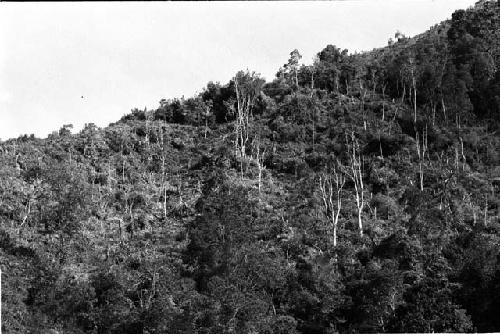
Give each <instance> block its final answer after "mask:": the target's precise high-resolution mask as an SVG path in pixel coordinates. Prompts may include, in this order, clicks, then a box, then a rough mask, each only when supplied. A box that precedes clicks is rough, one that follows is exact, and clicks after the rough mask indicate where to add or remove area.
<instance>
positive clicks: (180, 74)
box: [0, 0, 475, 140]
mask: <svg viewBox="0 0 500 334" xmlns="http://www.w3.org/2000/svg"><path fill="white" fill-rule="evenodd" d="M474 3H475V0H353V1H329V2H320V1H309V2H302V1H294V2H285V1H279V2H274V1H261V2H215V3H214V2H201V3H200V2H197V3H194V2H184V3H180V2H153V3H148V2H140V3H126V2H115V3H96V2H92V3H81V2H69V3H0V138H1V139H3V140H5V139H7V138H10V137H17V136H18V135H20V134H24V133H27V134H31V133H34V134H35V135H36V136H39V137H45V136H46V135H47V134H48V133H50V132H52V131H54V130H57V129H59V128H60V127H61V126H62V125H63V124H68V123H71V124H73V125H74V126H75V129H74V130H75V131H79V130H80V129H81V128H82V127H83V125H84V124H85V123H90V122H92V123H95V124H97V125H98V126H101V127H102V126H106V125H108V123H110V122H114V121H117V120H118V119H119V118H120V117H121V116H122V115H124V114H126V113H128V112H130V110H131V109H132V108H134V107H138V108H144V107H145V106H147V108H148V109H151V108H156V107H157V106H158V101H160V99H162V98H174V97H181V96H182V95H184V96H185V97H189V96H192V95H193V94H194V93H196V92H199V91H201V90H202V88H203V87H204V86H205V85H206V83H207V82H208V81H220V82H221V83H226V82H227V81H228V80H229V79H230V78H231V76H233V75H234V74H235V73H236V72H237V71H238V70H241V69H246V68H248V69H250V70H255V71H256V72H259V73H261V74H262V75H263V76H264V77H265V78H266V79H267V80H268V81H270V80H272V79H273V77H274V75H275V73H276V72H277V70H278V69H279V67H280V66H281V65H283V64H284V63H286V62H287V60H288V57H289V53H290V51H292V50H293V49H295V48H297V49H298V50H299V51H300V52H301V54H302V56H303V59H302V60H303V62H304V63H306V64H309V63H311V62H312V59H313V57H314V55H315V54H316V53H318V52H319V51H321V50H322V49H323V48H324V47H325V46H326V45H327V44H334V45H337V46H338V47H341V48H347V49H349V51H351V52H354V51H364V50H371V49H373V48H375V47H380V46H384V45H386V44H387V40H388V39H389V38H390V37H393V36H394V33H395V32H396V30H400V31H401V32H402V33H404V34H405V35H407V36H413V35H415V34H419V33H421V32H423V31H424V30H426V29H427V28H429V27H430V26H432V25H434V24H436V23H439V22H441V21H443V20H445V19H447V18H450V17H451V14H452V13H453V11H455V10H456V9H460V8H467V7H469V6H471V5H473V4H474ZM81 96H83V97H84V98H83V99H82V98H81Z"/></svg>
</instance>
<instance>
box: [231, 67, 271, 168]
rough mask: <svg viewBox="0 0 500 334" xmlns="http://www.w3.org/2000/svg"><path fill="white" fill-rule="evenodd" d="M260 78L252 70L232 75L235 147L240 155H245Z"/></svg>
mask: <svg viewBox="0 0 500 334" xmlns="http://www.w3.org/2000/svg"><path fill="white" fill-rule="evenodd" d="M263 83H264V80H262V79H261V78H260V77H259V76H258V75H257V74H255V73H254V72H252V73H249V72H248V71H247V72H243V71H240V72H238V73H237V74H236V76H235V77H234V89H235V93H236V105H237V110H236V126H235V134H236V139H235V149H236V153H237V154H239V156H240V157H242V158H245V157H246V145H247V143H248V140H249V137H250V131H249V125H250V116H251V113H252V108H253V106H254V105H255V102H256V101H257V98H258V97H259V95H260V91H261V89H262V85H263Z"/></svg>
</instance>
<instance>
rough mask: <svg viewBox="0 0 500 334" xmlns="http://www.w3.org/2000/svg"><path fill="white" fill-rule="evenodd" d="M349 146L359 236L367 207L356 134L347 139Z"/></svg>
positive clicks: (361, 233)
mask: <svg viewBox="0 0 500 334" xmlns="http://www.w3.org/2000/svg"><path fill="white" fill-rule="evenodd" d="M347 146H348V148H349V169H350V175H349V176H350V178H351V179H352V181H353V182H354V191H355V198H356V206H357V208H358V228H359V235H360V236H362V235H363V220H362V215H363V209H364V207H365V197H364V183H363V171H362V164H363V162H362V157H361V154H360V152H359V142H358V140H357V139H356V137H355V135H354V132H352V133H351V139H350V142H349V139H347Z"/></svg>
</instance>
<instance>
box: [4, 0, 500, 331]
mask: <svg viewBox="0 0 500 334" xmlns="http://www.w3.org/2000/svg"><path fill="white" fill-rule="evenodd" d="M299 63H300V53H299V52H298V51H297V50H294V51H292V52H291V54H290V59H289V61H288V63H287V64H285V65H284V66H283V67H282V68H280V69H279V70H278V72H277V75H276V78H275V79H274V80H273V81H272V82H265V81H264V80H263V79H262V78H260V76H259V75H258V74H256V73H253V72H248V71H246V72H243V71H241V72H238V73H237V74H236V75H235V77H234V78H233V80H231V81H230V82H229V83H226V84H220V83H213V82H209V83H208V84H207V86H206V87H205V88H204V89H203V91H202V92H201V93H200V94H199V95H197V96H194V97H191V98H188V99H173V100H165V99H162V100H161V101H160V105H159V107H158V108H156V109H154V110H139V109H133V110H132V111H131V113H130V114H128V115H126V116H124V117H123V118H122V119H120V120H118V121H117V122H116V123H113V124H110V125H109V126H108V127H106V128H98V127H97V126H95V125H93V124H87V125H86V126H85V128H84V129H83V130H82V131H80V132H79V133H76V134H72V133H71V125H65V126H63V127H62V128H61V129H59V130H58V131H54V133H52V134H51V135H49V136H48V138H46V139H39V138H35V137H34V136H27V135H25V136H21V137H19V138H16V139H10V140H7V141H4V142H0V221H1V225H0V266H1V269H2V301H3V309H2V321H3V323H2V329H3V330H4V332H5V333H116V334H118V333H120V334H122V333H124V334H126V333H134V334H135V333H200V334H201V333H249V334H250V333H267V334H279V333H282V334H284V333H324V334H327V333H337V332H342V333H358V332H472V331H479V332H498V331H500V318H499V317H498V314H500V247H499V246H500V220H499V217H500V216H499V214H500V196H499V195H500V71H499V66H500V1H480V2H479V3H478V4H477V5H476V6H475V7H474V8H471V9H468V10H466V11H457V12H455V13H454V14H453V17H452V19H451V20H449V21H446V22H442V23H440V24H438V25H436V26H434V27H432V28H431V29H430V30H428V31H427V32H425V33H422V34H420V35H418V36H415V37H414V38H408V37H405V36H403V35H402V34H400V33H398V34H397V35H396V36H395V40H391V41H389V44H388V46H386V47H383V48H379V49H375V50H372V51H369V52H364V53H360V54H349V52H348V51H347V50H342V49H339V48H337V47H336V46H333V45H328V46H326V47H325V48H324V49H323V50H322V51H320V52H319V53H318V57H317V60H316V61H315V63H314V64H311V65H299Z"/></svg>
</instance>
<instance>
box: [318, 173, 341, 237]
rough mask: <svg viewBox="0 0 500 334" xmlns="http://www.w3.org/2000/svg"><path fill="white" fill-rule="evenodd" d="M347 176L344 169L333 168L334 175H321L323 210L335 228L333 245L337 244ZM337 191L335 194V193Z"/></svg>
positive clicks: (320, 185)
mask: <svg viewBox="0 0 500 334" xmlns="http://www.w3.org/2000/svg"><path fill="white" fill-rule="evenodd" d="M345 181H346V180H345V177H344V175H343V174H342V171H337V169H336V168H335V167H334V168H333V175H326V174H324V175H322V176H320V177H319V189H320V191H321V198H322V199H323V210H324V214H325V216H326V217H327V218H328V219H329V220H330V223H331V225H332V228H333V246H334V247H335V246H337V226H338V222H339V216H340V210H341V209H342V189H343V188H344V185H345ZM334 193H335V195H334Z"/></svg>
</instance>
